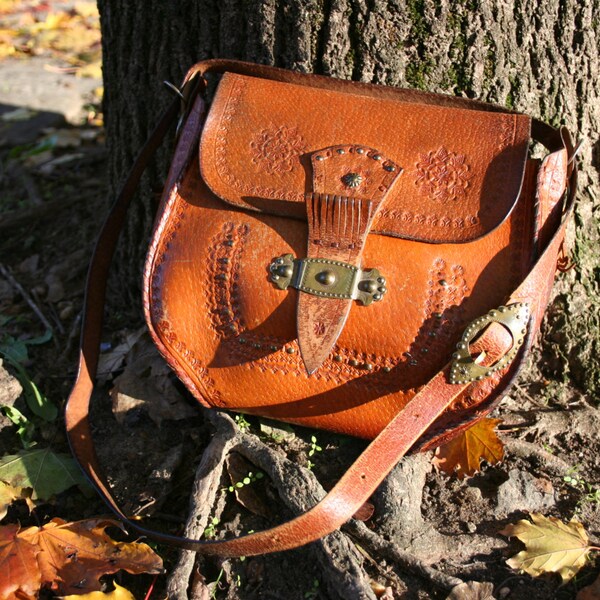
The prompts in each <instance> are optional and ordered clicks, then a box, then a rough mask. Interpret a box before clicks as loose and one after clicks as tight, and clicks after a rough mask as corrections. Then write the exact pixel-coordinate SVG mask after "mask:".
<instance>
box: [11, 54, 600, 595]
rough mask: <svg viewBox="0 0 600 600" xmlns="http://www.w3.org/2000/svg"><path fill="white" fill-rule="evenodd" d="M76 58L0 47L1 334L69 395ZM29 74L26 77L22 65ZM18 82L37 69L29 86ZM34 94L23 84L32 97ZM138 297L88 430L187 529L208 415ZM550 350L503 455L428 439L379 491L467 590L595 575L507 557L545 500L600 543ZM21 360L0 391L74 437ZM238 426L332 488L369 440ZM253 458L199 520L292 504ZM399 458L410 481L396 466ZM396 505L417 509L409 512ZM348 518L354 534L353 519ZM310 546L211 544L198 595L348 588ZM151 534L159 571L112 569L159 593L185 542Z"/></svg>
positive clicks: (98, 167) (88, 243)
mask: <svg viewBox="0 0 600 600" xmlns="http://www.w3.org/2000/svg"><path fill="white" fill-rule="evenodd" d="M69 69H70V68H69V67H68V65H67V64H66V63H65V61H64V57H63V58H61V57H58V58H57V56H56V54H55V53H54V54H52V53H48V54H45V53H43V52H40V54H39V55H37V56H30V57H26V56H10V57H8V58H4V59H2V60H0V79H1V80H2V81H3V82H4V83H3V89H2V91H1V92H0V104H1V105H0V266H1V267H2V273H1V274H0V337H1V338H2V343H3V344H4V347H6V343H7V340H9V339H12V340H20V341H23V342H25V343H26V346H27V351H28V357H27V359H26V360H25V361H24V363H23V364H24V366H25V368H26V370H27V374H28V377H29V378H30V379H31V380H33V381H34V382H35V383H36V384H37V386H38V388H39V390H40V392H41V393H42V394H43V395H44V396H45V397H46V398H48V399H49V400H50V401H51V402H52V403H54V404H55V405H56V406H58V407H59V408H60V407H61V406H62V405H63V403H64V401H65V399H66V397H67V395H68V392H69V389H70V386H71V384H72V382H73V379H74V375H75V369H76V363H77V342H78V333H79V325H80V322H81V316H82V312H81V311H82V301H83V287H84V280H85V273H86V268H87V264H88V261H89V258H90V255H91V252H92V248H93V241H94V238H95V235H96V233H97V231H98V228H99V224H100V222H101V220H102V217H103V215H104V214H105V211H106V206H107V204H106V201H105V199H104V195H105V190H106V189H107V185H106V180H105V163H106V153H105V150H104V144H103V142H104V140H103V132H102V127H101V112H100V107H99V95H98V93H97V92H95V90H96V89H97V88H98V87H99V86H100V85H101V83H100V81H99V80H98V79H95V78H93V77H92V78H85V77H83V78H82V77H77V73H76V72H74V71H73V70H72V69H71V70H69ZM19 73H20V74H24V75H26V77H24V78H23V80H20V79H19V76H18V75H17V74H19ZM17 84H18V85H17ZM24 85H29V86H30V87H28V88H27V94H25V95H24V94H23V86H24ZM26 96H27V97H28V98H29V101H27V102H24V101H23V99H24V98H25V97H26ZM560 300H561V299H560V298H557V299H556V300H555V303H556V304H557V303H559V302H560ZM130 314H131V311H130V310H129V308H125V307H124V308H123V310H122V311H118V310H117V311H114V312H112V313H111V315H110V316H109V319H108V322H107V324H106V327H105V331H104V335H103V354H102V363H101V367H100V374H101V377H100V379H101V382H100V383H101V385H100V386H99V389H98V391H97V394H96V402H95V408H94V410H93V414H92V422H93V427H94V436H95V439H96V443H97V445H98V449H99V454H100V459H101V461H102V462H103V464H104V465H105V468H106V469H107V471H108V474H109V476H110V479H111V483H112V484H113V485H114V486H115V488H116V490H117V493H118V496H119V498H120V499H121V501H122V502H123V504H124V506H125V508H126V509H127V510H128V511H129V512H131V513H133V514H139V515H143V516H144V518H146V519H148V520H149V522H150V523H151V524H152V525H153V526H155V527H160V528H163V529H166V530H168V531H170V532H172V533H179V534H181V533H182V531H183V527H184V525H185V522H186V517H187V510H188V508H187V507H188V499H187V498H188V495H189V493H190V490H191V488H192V484H193V481H194V472H195V469H196V467H197V465H198V463H199V460H200V455H201V452H202V449H203V448H205V447H206V446H207V444H208V443H209V441H210V439H211V437H212V435H213V431H214V428H215V424H214V423H211V421H210V420H209V419H208V417H207V415H206V412H204V411H201V410H200V409H199V407H197V405H196V404H195V403H194V402H193V401H191V400H190V399H189V397H188V396H187V395H186V394H185V392H184V391H183V388H182V386H181V385H180V384H179V382H177V380H176V379H175V378H174V377H173V376H172V374H170V372H169V370H168V368H167V367H166V366H165V365H164V364H163V363H162V360H161V359H160V358H159V357H158V356H157V354H156V353H155V351H154V350H153V348H152V346H151V344H150V343H149V341H148V339H147V336H146V335H145V333H144V332H143V327H142V326H141V319H140V321H139V322H131V319H130V317H129V315H130ZM552 319H553V315H552V309H551V310H550V314H549V317H548V325H547V326H546V330H547V332H548V333H549V334H552V335H554V334H555V329H554V328H553V327H552V323H553V321H552ZM48 331H49V332H50V333H47V332H48ZM40 338H41V341H40ZM5 362H6V361H5ZM558 363H559V361H558V360H557V357H554V356H540V355H539V354H536V355H534V358H533V359H531V360H530V363H529V365H528V368H527V370H526V372H525V373H524V374H523V375H522V376H521V378H520V380H519V382H518V384H517V385H516V386H515V387H514V388H513V389H512V391H511V393H510V396H509V397H507V398H506V399H505V400H504V401H503V403H502V404H501V407H500V408H499V409H498V410H497V411H496V413H495V414H494V415H493V416H494V417H497V418H500V419H502V424H501V425H500V428H499V429H500V437H501V440H502V441H503V443H504V445H505V458H504V460H503V461H502V462H501V463H499V464H495V465H493V466H490V465H487V464H483V465H482V469H481V472H480V473H478V474H476V475H475V476H473V477H470V478H465V479H462V480H461V479H458V478H457V477H456V476H449V475H447V474H444V473H440V472H438V471H437V470H435V469H434V468H433V467H432V465H431V458H432V456H431V455H430V454H426V455H424V456H417V457H414V456H413V457H409V458H408V459H407V461H405V463H406V464H405V465H404V466H403V467H402V468H399V469H397V472H394V474H393V475H392V476H391V478H390V480H389V484H388V485H389V486H392V485H394V482H396V484H398V486H400V487H401V486H402V482H403V481H409V482H412V485H413V487H414V489H413V490H412V491H410V490H409V491H407V490H405V489H400V487H399V489H398V495H399V496H401V497H402V498H405V499H406V502H407V504H402V503H400V505H399V507H398V506H397V507H396V510H397V513H396V514H393V515H392V514H386V512H385V506H384V502H383V499H385V497H386V496H385V495H379V496H377V495H376V496H375V497H374V498H373V499H372V502H373V504H374V506H375V512H374V515H373V516H372V517H371V518H370V519H369V520H368V521H367V522H366V527H367V528H368V529H369V530H373V531H377V530H378V528H382V529H383V530H384V531H385V532H386V536H387V539H388V540H389V541H390V542H398V540H402V542H403V548H404V549H405V550H407V552H409V553H411V554H413V555H414V556H415V557H416V558H417V559H419V560H420V561H422V563H423V564H427V565H431V566H433V567H434V568H435V569H437V570H439V571H441V572H443V573H445V574H447V575H451V576H454V577H457V578H460V579H462V580H464V581H478V582H489V583H491V584H492V589H493V595H487V596H485V595H483V594H482V595H480V596H474V595H473V596H468V597H469V598H471V597H472V598H475V597H478V598H484V597H485V598H497V599H500V600H504V599H516V600H520V599H527V600H549V599H554V598H556V599H564V600H567V599H570V598H576V597H577V594H578V592H579V591H580V590H581V589H582V588H584V587H585V586H588V585H590V584H591V583H592V582H593V581H594V580H595V579H596V577H597V576H598V566H597V565H596V564H595V562H594V560H593V559H594V557H595V556H597V555H594V554H592V555H591V556H592V560H591V561H590V562H589V564H588V565H587V566H585V567H584V568H583V569H582V570H581V571H580V573H579V574H578V575H577V577H576V578H574V579H573V580H571V581H570V582H568V583H567V584H565V585H562V586H561V585H560V580H559V579H558V577H556V576H548V577H544V578H537V579H534V578H532V577H531V576H529V575H526V574H520V573H518V572H516V571H515V570H513V569H511V568H510V567H509V566H507V564H506V562H505V561H506V559H507V558H508V557H510V556H512V555H514V554H515V552H516V549H517V548H518V546H519V544H518V543H516V542H514V541H512V542H509V540H507V539H506V538H505V537H503V536H502V535H500V534H499V532H500V531H501V530H502V529H503V528H504V527H505V526H506V525H507V524H509V523H514V522H516V521H517V520H518V519H520V518H523V517H526V516H527V515H528V514H529V513H542V514H544V515H547V516H555V517H558V518H560V519H561V520H563V521H564V522H568V521H570V520H571V519H573V518H576V519H578V520H579V521H581V522H582V523H583V524H584V526H585V529H586V531H587V532H588V534H589V536H590V539H591V540H592V541H594V540H596V545H598V544H597V542H598V540H599V539H600V461H599V460H598V456H600V437H599V436H598V431H599V430H600V411H599V410H598V407H597V399H595V398H591V397H588V396H587V395H586V393H585V391H584V390H579V389H576V388H575V387H574V386H572V384H571V383H570V382H569V381H563V380H561V378H560V377H559V376H557V372H556V371H557V369H556V365H557V364H558ZM16 377H17V373H16V372H15V370H14V369H13V368H11V367H10V365H7V364H4V367H0V404H9V405H14V406H15V407H16V408H18V409H19V410H20V411H21V412H22V413H23V414H24V415H25V416H26V417H28V419H29V420H30V421H31V423H33V424H34V426H35V431H34V433H33V438H32V439H33V441H34V442H35V443H37V444H38V445H40V446H50V447H52V448H53V449H55V450H56V451H62V452H67V451H68V450H67V444H66V440H65V436H64V433H63V421H62V418H61V417H60V416H58V417H57V418H56V419H55V420H51V421H43V420H40V419H38V418H36V417H35V415H33V414H32V413H31V411H30V410H29V409H28V407H27V405H26V403H25V400H24V398H23V395H22V394H19V389H18V387H19V386H18V384H16V383H15V378H16ZM232 427H235V428H237V430H238V431H241V432H242V433H243V434H247V435H249V436H254V437H253V438H252V439H256V440H258V441H259V442H260V443H261V444H264V445H265V446H266V447H268V448H270V449H271V450H273V452H274V453H275V454H276V455H279V456H283V455H286V456H287V457H288V458H289V459H290V461H291V462H292V463H293V464H296V465H299V466H300V467H307V466H309V467H310V471H311V472H312V473H313V474H314V475H315V476H316V478H317V479H318V480H319V482H320V484H321V485H322V486H323V487H324V488H326V489H327V488H328V487H331V485H333V483H334V482H335V480H336V478H337V477H339V475H340V474H341V473H343V471H344V469H345V468H346V467H347V466H348V465H349V464H350V462H351V460H352V459H353V458H354V457H356V456H357V454H358V452H359V451H360V449H361V448H362V447H363V446H364V444H363V443H362V442H358V441H356V440H351V439H347V438H341V437H340V436H335V435H330V434H326V433H323V432H314V431H310V430H306V429H302V428H299V427H294V428H293V429H291V428H288V427H285V428H282V427H281V426H278V425H276V424H273V423H270V422H268V421H266V420H261V419H258V418H255V417H244V416H242V417H239V416H238V417H235V418H234V419H233V421H232ZM17 429H18V427H17V426H16V425H15V424H14V423H13V422H12V421H11V420H9V419H8V418H7V417H5V416H0V454H1V455H6V454H12V453H15V452H17V451H18V450H19V449H20V448H21V441H20V437H19V436H18V435H17ZM313 436H314V437H313ZM316 448H318V450H317V449H316ZM238 456H239V455H238ZM246 461H247V457H246ZM234 462H235V461H234ZM267 463H268V461H267ZM265 464H266V463H265ZM258 467H259V469H258V470H257V468H256V465H254V466H253V465H252V463H251V462H250V463H248V462H244V461H243V460H242V463H241V466H240V465H238V466H237V467H236V465H235V464H228V465H227V468H226V469H225V470H224V472H223V475H222V480H221V486H222V493H221V494H220V495H219V499H218V502H217V506H216V507H215V509H214V510H213V511H211V512H210V513H207V515H206V516H208V517H209V519H210V520H209V523H208V526H207V527H205V528H204V535H205V537H210V536H214V537H219V536H220V535H222V534H225V533H239V532H247V531H249V530H254V529H257V530H258V529H261V528H264V527H267V526H269V525H270V524H274V523H276V522H280V521H281V520H283V519H286V518H289V517H290V516H291V515H292V511H291V510H290V509H289V508H288V507H286V506H285V504H282V502H281V501H280V499H279V497H278V486H277V485H276V484H275V483H274V482H273V481H272V480H271V478H270V477H269V476H265V469H263V470H262V471H260V467H261V465H258ZM236 469H237V471H236ZM240 469H241V470H242V471H243V470H244V469H246V470H248V469H253V470H254V471H255V472H258V471H260V472H261V476H260V477H254V478H253V479H252V485H251V486H250V487H252V488H253V490H254V494H253V499H251V500H249V499H248V497H247V496H246V495H245V494H241V495H239V494H238V495H236V494H235V493H232V492H230V491H229V487H230V486H231V482H232V479H231V478H233V479H235V473H236V472H239V470H240ZM403 469H404V470H403ZM407 472H409V473H410V477H409V479H408V480H406V479H403V477H406V473H407ZM267 475H268V473H267ZM387 493H388V496H389V493H390V492H389V489H388V491H387ZM411 502H412V503H413V504H414V505H415V506H413V507H412V508H411V507H410V506H408V504H410V503H411ZM415 503H416V504H415ZM404 508H405V509H406V510H405V512H404V513H403V510H404ZM105 513H106V509H105V507H104V505H103V504H102V503H101V502H100V501H99V500H97V499H96V497H95V496H89V495H85V494H84V493H82V491H81V490H79V488H70V489H69V490H67V491H65V492H63V493H61V494H59V495H57V496H56V497H55V498H54V499H53V500H52V501H48V502H45V503H42V504H40V505H39V506H37V507H36V508H35V510H33V512H31V513H29V510H28V508H27V506H26V504H25V503H24V502H22V501H20V502H15V503H13V504H12V505H11V506H10V507H9V509H8V513H7V515H6V517H5V518H4V519H3V520H2V521H1V524H3V525H4V524H8V523H15V522H17V521H18V522H20V523H21V525H23V526H26V525H35V524H42V523H45V522H46V521H47V520H48V519H50V518H52V517H55V516H60V517H62V518H64V519H66V520H77V519H82V518H86V517H91V516H97V515H100V514H105ZM403 518H409V519H413V520H414V522H413V523H412V524H410V526H407V525H406V524H404V525H402V524H401V523H400V522H401V521H402V519H403ZM394 519H395V520H396V521H394ZM399 523H400V524H399ZM407 531H408V532H409V533H410V535H409V536H408V537H407V535H406V532H407ZM348 535H349V536H350V537H351V538H352V533H351V532H348ZM314 546H315V545H314V544H313V545H311V547H309V548H305V549H300V550H295V551H292V552H287V553H280V554H278V555H274V556H269V557H258V558H252V559H250V558H249V559H246V560H228V561H224V560H219V559H206V560H202V561H200V563H199V567H198V568H199V569H200V574H198V575H196V576H194V577H192V580H193V581H195V582H196V584H197V585H198V586H199V587H198V589H200V587H202V586H203V585H204V584H206V585H205V586H204V587H202V589H204V590H205V591H204V592H203V593H204V594H205V595H204V596H202V595H197V596H195V597H202V598H232V599H235V598H239V599H254V598H271V599H279V598H280V599H285V600H295V599H306V598H312V599H319V598H321V599H324V600H325V599H329V598H336V597H340V593H339V592H338V594H337V596H336V592H335V591H334V590H332V589H331V587H332V585H333V584H332V583H331V581H332V579H331V572H330V571H331V570H332V569H334V568H337V569H338V571H339V570H340V569H342V570H343V568H341V567H339V566H337V567H331V566H327V567H326V566H324V563H323V560H322V558H318V556H320V555H319V554H318V552H319V550H315V548H314ZM360 546H361V544H359V547H360ZM156 548H157V551H158V552H159V554H160V555H161V556H162V557H163V558H164V560H165V567H166V571H167V574H166V575H164V576H161V577H160V578H159V579H158V580H157V581H154V580H153V578H152V577H151V576H144V575H142V576H136V577H133V576H129V575H126V574H122V575H119V576H118V580H119V581H121V582H122V583H124V584H125V585H126V586H127V587H128V588H129V589H132V590H134V594H135V596H136V597H140V598H143V597H144V595H145V594H146V592H147V591H148V589H149V588H150V587H151V586H154V588H153V592H152V596H151V597H152V598H160V597H164V596H165V594H166V591H165V590H166V588H167V586H168V585H169V582H168V579H169V576H170V575H172V573H173V571H174V569H175V565H176V561H177V553H176V551H175V550H173V549H171V548H168V547H165V546H156ZM359 554H360V556H361V560H362V567H363V569H364V571H365V572H366V574H367V575H368V577H369V579H370V581H371V583H372V584H373V585H372V589H373V590H374V592H373V593H374V594H375V595H377V596H379V597H384V598H399V599H400V598H402V599H410V598H446V597H448V591H447V590H444V589H442V588H439V587H437V586H436V585H434V584H433V583H432V581H431V580H429V579H428V578H427V577H419V576H417V575H415V574H414V573H411V572H408V571H406V570H405V569H403V567H402V566H399V565H398V564H397V563H395V562H394V561H393V560H392V559H390V558H382V557H381V556H377V555H375V554H374V553H373V551H372V550H371V549H368V548H366V547H365V545H364V544H362V547H361V548H360V549H359ZM328 569H329V571H328ZM327 573H328V574H327ZM202 581H203V582H204V584H202ZM199 582H200V583H199ZM342 597H344V596H343V595H342ZM346 597H348V596H346ZM461 597H463V596H461ZM464 597H465V598H466V597H467V596H464ZM599 597H600V596H598V595H596V596H589V598H599ZM348 598H349V600H351V598H350V597H348Z"/></svg>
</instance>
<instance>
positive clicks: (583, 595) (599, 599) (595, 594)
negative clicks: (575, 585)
mask: <svg viewBox="0 0 600 600" xmlns="http://www.w3.org/2000/svg"><path fill="white" fill-rule="evenodd" d="M576 600H600V575H598V577H597V578H596V580H595V581H594V583H592V585H588V586H587V587H584V588H582V589H581V590H579V592H578V594H577V599H576Z"/></svg>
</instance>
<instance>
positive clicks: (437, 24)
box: [98, 0, 600, 398]
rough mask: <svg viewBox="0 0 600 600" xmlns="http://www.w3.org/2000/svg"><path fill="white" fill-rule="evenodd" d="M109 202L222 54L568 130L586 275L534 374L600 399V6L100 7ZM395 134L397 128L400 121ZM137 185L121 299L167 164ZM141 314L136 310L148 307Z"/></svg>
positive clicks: (561, 307)
mask: <svg viewBox="0 0 600 600" xmlns="http://www.w3.org/2000/svg"><path fill="white" fill-rule="evenodd" d="M98 5H99V8H100V14H101V24H102V32H103V51H104V78H105V96H104V98H105V100H104V103H105V105H104V108H105V119H106V130H107V140H108V146H109V148H108V150H109V154H110V182H109V188H110V190H111V193H112V194H114V193H115V191H116V190H117V189H118V187H119V183H120V182H121V181H122V180H123V178H124V176H125V174H126V173H127V171H128V169H129V168H130V166H131V164H132V161H133V159H134V157H135V155H136V153H137V151H138V150H139V148H140V147H141V145H142V144H143V142H144V140H145V139H146V137H147V136H148V134H149V132H150V131H151V129H152V126H153V124H154V123H155V122H156V120H157V116H158V115H159V113H160V112H161V111H162V110H163V108H164V107H165V106H166V105H167V104H168V103H169V102H170V100H171V98H172V96H171V93H170V92H169V90H168V89H167V88H166V87H165V86H163V84H162V82H163V80H170V81H172V82H174V83H176V84H177V83H179V82H180V80H181V78H182V76H183V74H184V73H185V71H186V70H187V68H188V67H189V66H190V65H192V64H193V63H194V62H196V61H198V60H201V59H205V58H210V57H226V58H236V59H242V60H249V61H253V62H259V63H265V64H272V65H276V66H280V67H286V68H291V69H296V70H299V71H302V72H315V73H322V74H326V75H331V76H334V77H341V78H347V79H350V78H351V79H354V80H359V81H365V82H373V83H380V84H387V85H396V86H403V87H415V88H420V89H424V90H430V91H435V92H445V93H449V94H456V95H464V96H467V97H470V98H478V99H481V100H485V101H490V102H496V103H499V104H502V105H505V106H507V107H509V108H511V109H515V110H519V111H523V112H526V113H528V114H530V115H533V116H535V117H538V118H540V119H542V120H544V121H547V122H549V123H551V124H554V125H558V124H560V123H563V124H565V125H566V126H567V127H568V128H569V130H570V131H571V132H573V134H574V136H575V138H576V139H578V140H581V141H582V145H581V151H580V155H579V156H580V158H579V160H580V165H581V171H580V177H579V184H580V191H579V195H578V197H579V202H578V205H577V208H576V217H575V220H574V224H573V226H572V227H571V230H570V232H569V240H570V244H571V246H572V250H571V256H572V258H573V259H574V260H575V262H576V263H577V268H576V269H574V270H572V271H570V272H569V273H568V274H567V275H565V276H563V277H562V278H561V279H560V281H559V283H558V284H557V285H556V287H555V298H554V301H553V303H552V304H551V307H550V310H549V317H548V318H547V320H546V325H545V329H546V332H545V335H544V337H543V340H544V341H542V343H541V347H540V348H539V349H538V350H537V352H536V354H535V356H534V360H533V361H532V362H531V367H530V368H529V370H528V373H527V374H526V375H525V377H527V378H529V380H530V381H533V380H535V379H539V378H540V376H543V377H546V378H550V379H552V378H554V379H557V380H559V381H561V382H563V383H565V384H571V383H575V384H576V385H577V386H578V387H579V388H580V390H581V391H583V392H584V393H589V394H590V396H589V397H590V398H591V397H593V395H594V393H596V394H597V392H599V391H600V358H599V357H600V351H599V350H600V293H599V291H600V290H599V288H600V267H598V265H599V264H600V218H599V216H598V215H599V214H600V213H599V211H598V205H599V204H598V203H599V198H598V194H599V192H598V190H599V187H598V180H599V175H600V139H599V131H600V68H599V56H600V48H599V42H598V40H599V39H600V1H599V0H544V1H543V2H542V1H540V2H526V1H524V0H515V1H514V2H506V1H504V0H489V1H487V0H455V1H452V0H404V1H402V0H287V1H284V0H261V1H256V2H243V1H241V0H220V1H217V0H178V1H177V2H164V1H161V0H143V1H142V0H137V1H131V0H129V1H125V0H98ZM396 126H398V127H401V126H402V124H401V123H398V124H397V125H396ZM168 150H169V149H168V148H164V149H163V150H162V152H161V153H159V155H158V156H157V158H156V160H155V161H154V162H153V164H152V165H151V167H150V169H149V172H148V174H147V175H146V176H145V177H144V180H143V184H142V186H141V192H140V196H141V198H142V200H141V201H140V202H138V204H137V208H136V209H135V210H134V211H132V215H131V218H130V219H129V223H128V227H127V229H126V231H125V233H124V242H123V243H122V245H121V248H120V256H119V258H120V261H119V265H118V276H119V279H120V281H121V282H126V283H127V285H123V284H122V283H121V284H120V285H119V288H118V291H117V290H116V289H115V294H117V293H118V292H120V293H123V291H124V290H125V297H122V298H121V303H122V302H128V303H130V304H131V305H132V306H138V305H140V302H139V290H138V287H139V283H138V282H139V279H140V276H139V274H140V273H141V264H142V260H143V253H144V250H145V246H146V244H147V240H148V236H149V231H150V224H151V221H152V218H153V209H154V206H155V199H156V197H157V193H158V190H160V186H161V181H162V178H163V176H164V173H165V170H166V166H167V164H168ZM140 312H141V307H140Z"/></svg>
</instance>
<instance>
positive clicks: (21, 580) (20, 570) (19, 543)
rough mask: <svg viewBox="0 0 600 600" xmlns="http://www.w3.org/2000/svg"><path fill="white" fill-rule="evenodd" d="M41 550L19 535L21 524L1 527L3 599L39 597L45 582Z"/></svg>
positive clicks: (1, 584) (0, 546) (1, 583)
mask: <svg viewBox="0 0 600 600" xmlns="http://www.w3.org/2000/svg"><path fill="white" fill-rule="evenodd" d="M39 552H40V549H39V548H37V547H36V546H34V545H32V544H31V543H29V541H27V540H25V539H23V538H21V537H19V526H18V525H6V526H5V527H0V598H2V599H3V600H16V599H17V598H19V599H23V598H35V597H36V596H37V591H38V590H39V589H40V586H41V583H42V578H41V574H40V572H39V569H38V568H37V561H36V556H37V554H38V553H39ZM17 594H18V595H17Z"/></svg>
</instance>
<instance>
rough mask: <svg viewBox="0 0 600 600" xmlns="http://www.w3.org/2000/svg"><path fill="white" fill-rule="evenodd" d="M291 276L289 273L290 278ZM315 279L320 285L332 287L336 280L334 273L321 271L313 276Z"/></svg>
mask: <svg viewBox="0 0 600 600" xmlns="http://www.w3.org/2000/svg"><path fill="white" fill-rule="evenodd" d="M291 276H292V275H291V273H290V277H291ZM315 279H316V280H317V281H318V282H319V283H320V284H321V285H333V284H334V283H335V282H336V280H337V278H336V276H335V273H334V272H333V271H321V272H320V273H317V274H316V275H315Z"/></svg>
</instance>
